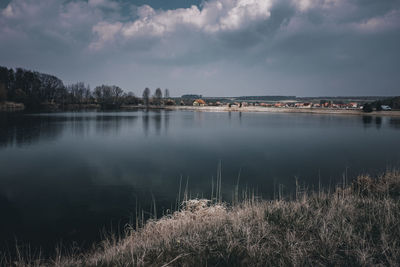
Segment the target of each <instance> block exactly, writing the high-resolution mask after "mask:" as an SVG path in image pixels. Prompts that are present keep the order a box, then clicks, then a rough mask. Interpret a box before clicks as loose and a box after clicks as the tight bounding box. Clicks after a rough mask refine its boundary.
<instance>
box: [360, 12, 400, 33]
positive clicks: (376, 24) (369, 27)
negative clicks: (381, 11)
mask: <svg viewBox="0 0 400 267" xmlns="http://www.w3.org/2000/svg"><path fill="white" fill-rule="evenodd" d="M353 27H354V28H355V29H356V30H358V31H360V32H364V33H376V32H383V31H386V30H395V29H400V10H392V11H390V12H389V13H387V14H385V15H383V16H378V17H373V18H369V19H367V20H365V21H362V22H359V23H354V24H353Z"/></svg>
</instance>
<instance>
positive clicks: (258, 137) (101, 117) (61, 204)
mask: <svg viewBox="0 0 400 267" xmlns="http://www.w3.org/2000/svg"><path fill="white" fill-rule="evenodd" d="M364 127H365V128H364ZM377 129H380V130H379V131H378V130H377ZM398 129H400V118H390V117H381V116H369V115H365V116H361V117H358V116H334V115H332V116H330V115H315V114H262V113H246V112H243V113H241V112H239V113H237V112H231V113H229V112H228V113H213V112H210V113H207V112H186V111H181V112H178V111H169V112H167V111H135V112H99V113H84V112H82V113H79V112H77V113H54V114H36V115H21V114H0V145H1V148H0V170H1V173H0V184H1V186H0V211H1V212H2V214H3V215H4V214H7V216H5V217H7V218H6V219H3V220H0V236H1V237H2V240H7V239H8V240H10V242H13V240H14V239H13V237H14V236H18V237H23V238H25V239H26V241H30V242H32V243H35V242H36V244H39V243H41V242H43V241H44V240H47V241H48V242H49V247H52V246H53V245H54V242H56V241H59V239H60V238H62V239H64V240H70V241H71V240H77V241H79V243H81V242H84V241H86V242H88V243H90V242H91V241H93V240H96V239H97V238H98V237H99V236H100V235H99V229H100V228H101V227H102V226H104V225H107V227H108V226H110V224H111V223H113V224H114V225H115V224H117V225H118V223H120V222H124V223H125V222H127V221H128V220H129V217H130V216H131V214H132V212H134V210H135V207H136V205H140V206H141V207H143V208H145V210H146V211H150V210H151V209H150V207H151V203H152V195H154V198H155V200H156V204H157V210H158V211H159V212H162V211H163V209H169V208H171V205H173V204H174V203H175V201H176V197H177V194H178V190H179V179H180V178H179V177H180V176H181V175H182V176H183V177H184V178H185V179H184V184H185V182H186V177H189V179H188V181H189V188H190V193H191V194H192V196H194V197H195V196H198V197H201V196H209V195H210V193H211V177H214V178H215V176H216V170H217V165H218V162H219V161H220V160H221V161H222V165H223V168H222V172H223V175H222V183H223V192H222V193H223V195H224V198H225V199H226V200H230V197H231V195H232V190H233V188H234V186H235V184H236V182H237V177H238V172H239V170H240V172H241V174H240V183H241V184H240V186H243V187H247V188H257V189H258V192H259V193H260V194H262V196H263V197H272V196H273V194H274V184H275V186H278V185H279V184H284V185H285V187H284V188H285V190H287V191H290V190H292V189H293V188H292V186H294V177H295V176H297V177H298V178H299V180H300V181H302V182H304V183H305V184H307V185H310V187H312V185H318V183H319V177H322V178H326V179H325V180H322V181H321V183H322V184H323V185H327V184H331V185H333V184H335V181H336V180H335V179H336V178H337V179H339V180H340V179H342V174H343V171H344V170H345V169H346V168H347V167H349V168H348V169H346V171H347V170H348V175H349V177H354V176H355V175H357V174H359V173H361V172H370V171H373V170H376V171H378V172H379V171H381V170H384V169H385V168H386V167H387V165H388V164H392V165H393V166H398V165H396V163H400V154H399V153H400V152H399V151H398V150H395V149H393V147H398V146H400V140H399V138H398ZM22 144H23V145H24V146H23V149H21V147H20V146H21V145H22ZM371 151H374V153H371ZM274 181H275V182H274ZM121 225H123V223H121ZM3 237H4V238H3Z"/></svg>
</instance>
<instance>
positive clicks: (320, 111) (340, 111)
mask: <svg viewBox="0 0 400 267" xmlns="http://www.w3.org/2000/svg"><path fill="white" fill-rule="evenodd" d="M164 108H165V109H168V110H193V111H205V112H230V111H232V112H272V113H313V114H338V115H364V116H365V115H371V116H400V110H391V111H373V112H363V111H362V110H356V109H354V110H347V109H329V108H274V107H254V106H250V107H241V108H239V107H231V108H229V107H227V106H223V107H221V106H219V107H214V106H202V107H201V106H200V107H199V106H165V107H164Z"/></svg>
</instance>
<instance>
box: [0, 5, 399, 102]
mask: <svg viewBox="0 0 400 267" xmlns="http://www.w3.org/2000/svg"><path fill="white" fill-rule="evenodd" d="M4 3H5V2H2V3H1V4H2V5H0V7H1V8H2V9H1V10H0V25H1V27H0V50H1V51H2V53H1V54H0V63H1V65H7V66H10V67H17V66H22V67H27V68H32V69H37V70H39V71H45V72H49V73H53V74H55V75H58V76H59V77H60V78H62V79H64V80H66V81H67V82H73V81H76V80H81V81H86V82H90V83H91V84H92V86H95V85H97V84H100V83H114V84H118V85H120V86H123V87H124V88H126V89H132V90H135V91H136V93H138V94H140V91H141V90H142V88H144V87H145V86H154V87H159V86H161V87H168V88H170V89H171V91H172V92H173V93H175V94H182V93H185V92H186V93H188V92H191V91H196V92H198V93H202V94H205V95H243V94H290V95H395V94H398V92H399V88H398V84H399V82H400V78H399V77H400V75H399V69H400V66H399V65H400V63H399V62H400V60H399V59H400V53H399V52H398V47H400V36H399V34H398V32H399V31H400V3H399V1H395V0H393V1H392V0H387V1H374V0H281V1H278V0H209V1H206V2H200V1H184V3H183V2H182V1H160V0H159V1H156V0H153V1H145V0H143V1H133V2H132V1H122V0H120V1H112V0H90V1H78V0H77V1H63V0H12V1H7V3H6V4H4Z"/></svg>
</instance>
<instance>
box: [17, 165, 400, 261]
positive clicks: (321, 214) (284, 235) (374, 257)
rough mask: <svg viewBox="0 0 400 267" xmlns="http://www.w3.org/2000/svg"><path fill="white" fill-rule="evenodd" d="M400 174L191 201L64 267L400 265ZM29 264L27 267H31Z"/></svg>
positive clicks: (74, 258)
mask: <svg viewBox="0 0 400 267" xmlns="http://www.w3.org/2000/svg"><path fill="white" fill-rule="evenodd" d="M399 196H400V173H399V172H396V171H393V172H388V173H386V174H385V175H383V176H382V177H380V178H379V179H372V178H370V177H368V176H362V177H359V178H358V179H357V180H356V181H355V182H353V184H352V185H350V186H348V187H346V188H340V189H339V188H338V189H337V190H336V191H335V192H334V193H331V194H328V193H325V192H316V193H308V194H303V195H301V196H299V197H298V199H297V200H294V201H286V200H274V201H265V200H245V201H242V202H240V203H239V204H236V205H234V206H227V205H225V204H222V203H211V202H210V201H208V200H203V199H201V200H189V201H187V202H185V203H184V204H183V206H182V208H181V210H180V211H177V212H175V213H173V214H171V215H169V216H165V217H163V218H161V219H160V220H156V221H149V222H147V223H146V224H145V225H144V226H143V227H141V228H140V229H139V230H137V231H135V230H133V229H130V230H128V231H127V235H126V237H124V238H122V239H120V240H117V239H113V238H110V239H108V240H105V241H104V242H103V243H102V244H100V245H99V247H97V248H96V249H94V250H93V251H92V252H88V253H87V254H81V255H75V256H65V257H59V258H57V259H54V260H52V261H47V262H45V261H37V262H34V261H30V263H29V264H31V265H58V266H271V265H272V266H282V265H284V266H287V265H289V266H305V265H307V266H309V265H313V266H319V265H320V266H325V265H331V266H333V265H344V266H346V265H356V266H357V265H360V266H366V265H385V266H387V265H389V266H396V265H398V263H399V262H400V224H399V222H400V202H399ZM24 264H25V263H24V261H22V260H20V261H19V262H18V263H16V265H24ZM29 264H27V265H29Z"/></svg>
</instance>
